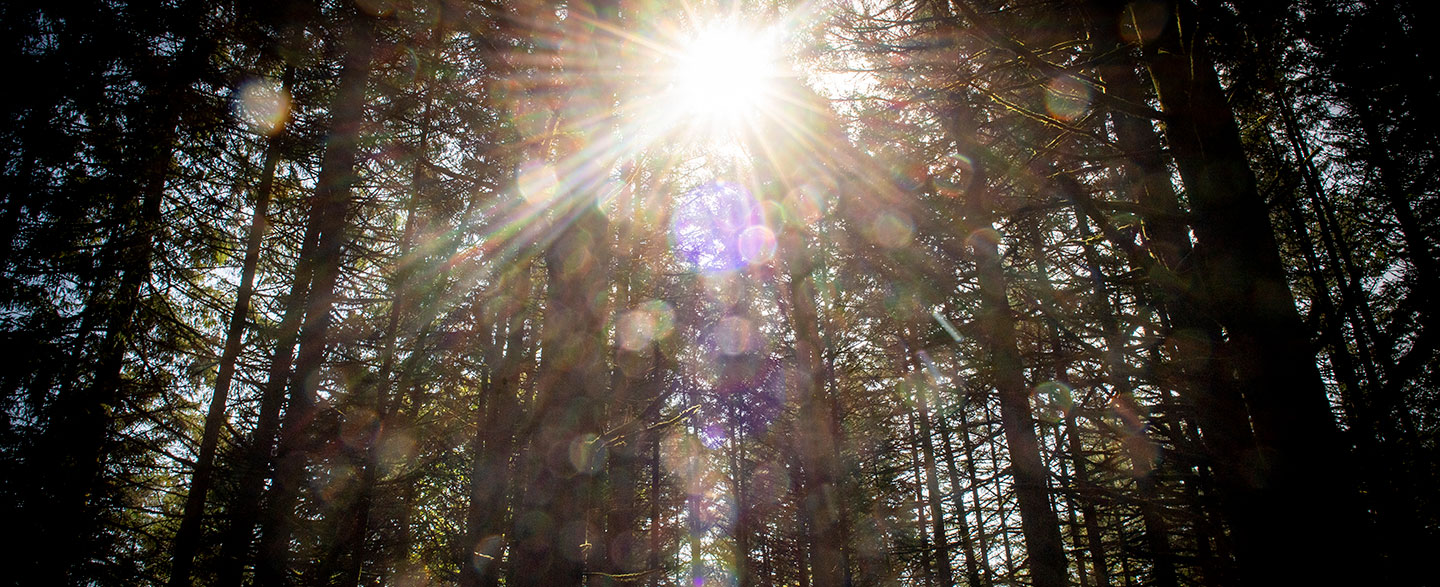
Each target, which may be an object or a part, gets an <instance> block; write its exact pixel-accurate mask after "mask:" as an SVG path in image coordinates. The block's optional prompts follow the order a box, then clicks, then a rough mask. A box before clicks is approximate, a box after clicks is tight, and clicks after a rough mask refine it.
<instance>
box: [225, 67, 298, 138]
mask: <svg viewBox="0 0 1440 587" xmlns="http://www.w3.org/2000/svg"><path fill="white" fill-rule="evenodd" d="M235 112H236V114H237V115H238V117H239V118H240V120H241V121H243V122H244V123H245V124H246V125H247V126H249V127H250V129H251V130H253V131H255V132H257V133H260V134H262V135H265V136H271V135H274V134H275V133H276V132H279V131H280V129H281V128H282V127H283V126H284V125H285V121H286V120H288V119H289V118H290V93H289V92H286V91H285V88H283V87H281V86H280V85H279V84H277V83H275V82H274V81H273V80H267V79H255V80H250V81H247V82H245V83H244V84H242V85H241V86H240V88H239V91H238V92H237V93H236V96H235Z"/></svg>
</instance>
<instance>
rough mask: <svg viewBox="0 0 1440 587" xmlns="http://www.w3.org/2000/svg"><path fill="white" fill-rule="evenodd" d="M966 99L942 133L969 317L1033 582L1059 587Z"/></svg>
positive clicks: (1061, 563)
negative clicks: (970, 261) (971, 272)
mask: <svg viewBox="0 0 1440 587" xmlns="http://www.w3.org/2000/svg"><path fill="white" fill-rule="evenodd" d="M972 116H973V115H972V114H971V113H970V112H969V110H968V106H967V105H966V104H965V102H964V98H963V97H960V96H956V95H951V96H949V97H948V103H947V104H946V112H945V117H946V120H947V124H946V129H945V130H946V132H947V134H948V138H949V139H950V140H951V141H953V142H954V145H955V152H956V155H957V157H959V158H961V159H963V160H966V161H969V162H970V173H968V174H967V176H966V179H965V185H964V186H963V189H962V194H963V195H962V198H963V200H964V204H963V205H964V207H965V209H964V211H963V214H964V221H963V222H962V223H961V227H962V228H961V230H962V232H963V234H966V235H968V238H967V242H968V243H969V245H970V247H971V251H972V255H973V256H974V260H975V266H976V275H977V277H978V280H979V285H980V307H979V311H978V313H977V315H976V317H975V323H976V326H977V327H978V331H979V334H980V340H981V341H982V343H983V348H986V349H989V352H990V365H991V368H992V370H993V374H994V381H995V387H996V389H997V391H998V392H999V396H1000V426H1001V429H1002V430H1003V431H1004V434H1005V442H1006V445H1007V448H1008V449H1009V452H1010V460H1011V469H1012V472H1013V475H1014V486H1015V496H1016V501H1017V503H1018V505H1019V508H1020V525H1021V531H1022V532H1023V534H1024V536H1025V549H1026V552H1027V554H1028V555H1029V563H1028V566H1029V569H1030V574H1031V578H1032V580H1033V581H1034V582H1035V585H1036V587H1063V586H1064V585H1066V584H1067V583H1068V578H1067V576H1068V570H1067V565H1066V563H1065V551H1064V546H1063V544H1064V543H1063V541H1062V539H1061V537H1060V520H1059V518H1058V517H1056V515H1055V510H1054V509H1052V508H1051V503H1050V489H1049V486H1048V481H1047V476H1048V471H1047V470H1046V468H1045V464H1044V462H1042V461H1041V459H1040V446H1039V442H1038V440H1037V438H1036V434H1035V419H1034V416H1033V414H1032V413H1031V411H1030V389H1029V386H1028V385H1027V384H1026V382H1025V375H1024V365H1023V362H1022V361H1021V358H1020V350H1019V346H1018V343H1017V342H1016V339H1015V318H1014V316H1013V315H1012V313H1011V309H1010V302H1009V299H1008V294H1007V292H1006V280H1005V273H1004V268H1003V266H1002V265H1001V262H1000V251H999V243H998V239H997V238H995V237H996V236H998V233H997V232H996V231H995V228H994V226H993V224H992V222H991V218H992V217H993V215H994V211H993V210H992V209H991V206H992V204H991V202H992V196H991V193H990V189H989V187H988V186H987V185H986V181H987V177H986V171H987V170H986V166H987V161H989V160H990V159H991V157H990V156H989V155H988V153H985V152H984V148H983V147H982V146H981V145H980V144H979V143H978V142H977V140H976V139H975V137H976V136H977V134H976V132H975V131H976V128H975V124H974V122H973V118H972Z"/></svg>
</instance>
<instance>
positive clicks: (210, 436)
mask: <svg viewBox="0 0 1440 587" xmlns="http://www.w3.org/2000/svg"><path fill="white" fill-rule="evenodd" d="M294 77H295V71H294V68H293V67H288V66H287V67H286V68H285V73H284V74H283V75H282V76H281V80H282V82H281V87H282V88H284V91H285V92H287V93H288V92H289V91H290V89H291V87H292V86H293V85H294ZM283 132H284V127H283V123H282V126H281V127H280V128H279V129H277V130H276V135H277V136H278V135H279V133H283ZM280 143H281V141H280V139H279V138H276V137H274V136H272V137H271V138H270V139H269V140H268V141H267V142H266V145H265V162H264V168H263V169H262V170H261V172H260V184H259V186H258V187H257V188H256V192H255V213H254V217H253V218H251V220H250V229H249V233H248V236H247V237H246V239H245V260H244V262H243V265H242V267H241V271H240V287H239V290H238V291H237V293H236V294H235V307H234V308H233V309H232V310H231V312H230V323H229V325H228V326H227V327H226V331H225V346H224V350H223V351H221V354H220V366H219V371H218V372H217V373H216V375H215V387H214V391H213V394H212V395H211V398H210V408H209V411H208V412H207V413H206V415H205V429H204V431H203V432H202V433H201V437H200V454H199V455H197V456H196V460H195V470H194V472H193V474H192V475H191V477H190V491H189V493H188V494H187V495H186V496H185V509H184V511H183V512H182V513H181V516H180V529H179V530H177V531H176V532H175V541H174V545H173V549H172V558H173V560H174V563H173V566H172V568H171V570H170V586H171V587H181V586H183V585H189V584H190V573H191V569H192V568H193V567H194V563H195V554H196V552H198V550H199V545H200V522H201V519H202V518H203V517H204V514H205V500H206V494H207V493H209V491H210V485H211V483H212V482H213V481H212V477H213V476H214V474H215V471H214V466H215V451H216V449H217V448H218V447H219V444H220V429H221V427H222V426H224V424H225V416H226V413H227V412H226V409H225V408H226V402H227V401H228V399H229V397H230V383H231V381H232V380H233V379H234V377H235V362H236V361H237V360H238V359H239V357H240V343H241V341H242V340H243V338H244V335H245V324H246V323H247V322H248V321H249V316H250V299H251V298H252V297H253V296H254V295H255V272H256V268H257V267H258V266H259V264H260V246H261V245H262V244H263V243H264V241H265V235H266V234H267V233H269V232H270V222H269V218H268V216H267V215H268V214H269V211H270V199H271V198H270V196H271V194H272V193H273V192H274V189H275V170H276V167H277V166H278V165H279V163H280V146H281V145H280Z"/></svg>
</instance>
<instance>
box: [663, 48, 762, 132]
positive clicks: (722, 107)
mask: <svg viewBox="0 0 1440 587" xmlns="http://www.w3.org/2000/svg"><path fill="white" fill-rule="evenodd" d="M775 53H776V50H775V43H774V40H773V35H771V34H768V33H766V32H764V31H754V30H747V29H744V28H742V27H740V26H737V25H735V24H733V23H724V24H717V25H714V26H711V27H709V28H706V29H704V30H701V31H700V32H699V33H698V34H696V35H695V36H694V37H693V38H692V39H691V40H690V41H689V42H688V43H685V44H684V45H683V46H682V47H681V50H680V53H679V57H678V59H676V62H675V66H674V67H675V69H674V71H673V72H672V74H671V79H672V83H673V95H672V98H673V104H672V107H673V108H675V109H676V110H677V111H676V113H675V114H677V115H678V116H680V117H682V118H683V119H686V120H689V121H692V122H698V123H703V124H705V125H708V126H712V127H719V128H722V129H728V130H734V128H733V127H735V126H736V125H738V124H741V123H743V122H745V121H746V120H747V119H749V118H750V117H751V116H753V115H754V114H755V113H756V112H757V111H759V110H760V109H761V108H763V107H764V106H765V104H766V101H767V100H769V99H770V96H771V94H772V93H773V87H772V85H773V80H774V78H775V77H776V75H777V74H778V72H777V66H776V64H775Z"/></svg>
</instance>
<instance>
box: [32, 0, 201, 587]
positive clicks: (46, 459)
mask: <svg viewBox="0 0 1440 587" xmlns="http://www.w3.org/2000/svg"><path fill="white" fill-rule="evenodd" d="M205 8H206V7H205V5H204V4H203V3H202V2H199V1H197V0H190V1H188V2H185V3H183V4H181V5H180V6H179V7H178V8H177V9H175V11H174V14H173V15H171V17H172V18H175V19H177V22H179V23H180V27H179V29H178V30H177V31H176V36H177V37H178V39H179V40H180V47H179V51H178V52H177V54H176V56H175V58H174V61H173V62H172V63H171V64H170V67H168V68H166V69H163V70H162V72H161V73H159V74H158V75H157V77H156V79H154V80H150V81H151V83H150V84H149V85H148V86H147V87H146V89H145V93H144V95H143V96H142V97H141V103H142V106H141V107H140V108H138V109H137V112H136V113H135V114H134V115H135V116H136V118H137V119H136V120H131V121H129V122H130V124H129V126H131V127H132V128H134V129H135V130H134V131H133V132H134V134H133V135H132V136H130V137H128V143H129V145H128V146H129V147H130V148H131V150H132V151H131V152H128V153H126V154H125V157H126V161H124V165H126V167H124V168H122V169H119V170H116V171H117V174H118V175H120V176H121V177H122V178H123V179H122V181H120V182H119V183H118V184H117V185H120V186H124V189H127V190H133V191H129V192H126V193H120V194H115V196H116V199H117V205H116V209H117V211H116V212H115V214H116V215H117V217H116V218H114V219H112V221H113V223H114V225H115V226H117V227H120V228H119V229H118V234H117V237H116V240H115V241H113V242H111V243H109V247H111V248H112V250H114V251H115V254H116V260H115V262H114V264H113V265H111V264H108V263H107V264H104V265H103V266H106V267H112V268H114V269H115V275H114V278H115V279H116V286H115V287H114V289H113V290H112V291H111V292H110V293H109V296H108V298H107V299H106V301H105V302H104V303H105V307H104V314H105V316H104V322H105V334H104V336H103V337H102V339H101V341H100V342H99V345H98V348H96V349H94V350H93V351H91V352H92V353H93V355H91V356H93V359H92V361H93V364H95V366H96V367H95V371H94V374H93V378H92V379H91V380H90V381H89V382H88V383H79V384H76V385H66V386H64V387H63V388H62V393H61V394H60V395H58V396H57V397H56V399H55V402H54V404H53V405H52V406H51V409H50V419H49V426H47V427H46V429H45V431H44V433H43V435H42V436H41V438H40V439H39V450H37V455H36V457H35V458H34V461H35V462H34V463H33V465H34V469H35V471H33V473H32V474H35V475H36V477H35V479H36V483H37V484H38V486H39V487H40V488H42V489H41V491H40V493H39V494H38V498H39V499H37V500H36V501H35V502H34V503H31V504H29V507H28V508H27V509H28V511H26V512H25V513H26V515H27V518H28V519H27V520H26V522H28V524H29V525H30V527H28V528H27V531H30V532H33V534H31V539H30V540H31V544H33V545H34V546H35V550H34V551H33V552H31V554H32V556H30V557H28V559H29V560H24V561H22V562H25V563H32V562H33V564H34V565H35V566H34V568H33V569H32V570H31V571H27V572H24V573H22V574H29V575H30V577H31V578H32V579H35V580H41V581H43V582H49V583H52V584H56V585H59V584H63V583H66V582H67V581H79V580H80V579H81V577H79V576H77V575H75V574H74V573H75V571H76V570H77V566H78V565H79V564H80V563H82V562H83V561H84V559H85V558H88V557H89V556H91V555H92V554H94V553H92V552H91V549H90V547H89V546H88V545H89V544H91V542H92V539H93V537H94V535H95V532H96V530H97V528H98V522H99V520H100V517H99V515H98V510H97V509H96V507H95V506H96V503H95V499H94V498H95V497H97V496H99V495H101V494H103V493H105V492H104V491H103V489H102V478H101V472H102V469H103V467H104V461H105V460H106V458H107V452H108V451H107V449H106V445H107V443H108V442H109V440H110V436H111V430H110V427H111V419H110V412H111V410H112V409H114V408H117V407H119V405H120V403H121V402H122V400H123V398H124V397H125V389H124V388H125V385H126V381H125V376H124V370H125V357H126V354H127V353H128V352H129V350H130V345H131V344H132V342H134V341H133V340H132V338H133V337H134V336H135V332H136V329H135V321H136V318H137V316H138V315H139V314H140V313H141V308H142V306H143V304H144V301H145V299H146V296H145V295H144V293H143V288H144V286H145V284H146V283H148V282H149V281H150V278H151V276H152V271H153V268H154V262H155V256H156V248H157V244H158V241H159V239H160V237H161V234H162V232H163V223H162V220H163V218H162V211H163V209H164V206H163V202H164V199H165V184H166V181H167V180H168V179H169V178H170V176H171V166H172V163H173V160H174V155H175V151H176V149H177V141H178V139H179V135H180V128H179V126H180V124H181V114H182V109H183V108H184V106H185V104H186V101H187V99H188V97H189V94H190V91H191V88H192V86H193V85H194V84H195V83H196V81H197V80H199V79H200V78H201V77H202V75H203V74H204V71H205V66H206V60H207V59H208V58H209V56H210V54H211V53H212V52H213V51H214V47H215V41H214V39H212V38H210V37H209V36H206V35H205V34H203V33H204V31H202V29H201V25H202V24H203V23H204V19H205V16H206V15H205ZM85 311H86V313H87V314H92V313H93V314H94V315H95V316H99V315H100V312H99V311H98V309H97V308H92V307H88V304H87V308H86V310H85ZM42 578H43V579H42Z"/></svg>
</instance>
